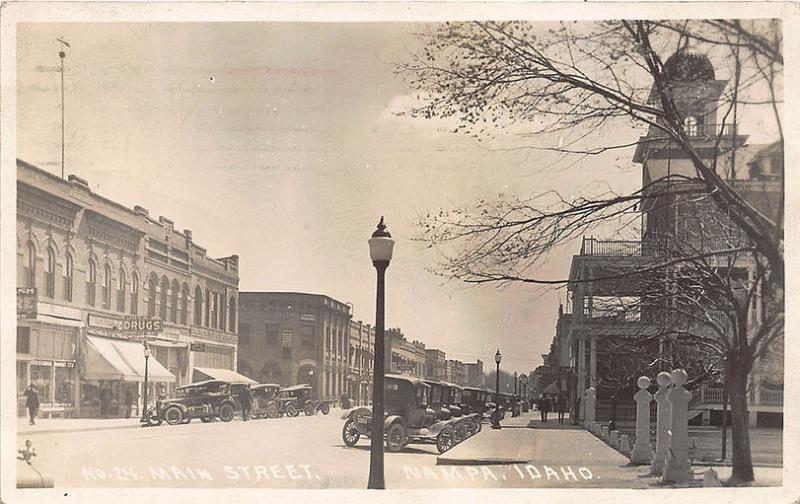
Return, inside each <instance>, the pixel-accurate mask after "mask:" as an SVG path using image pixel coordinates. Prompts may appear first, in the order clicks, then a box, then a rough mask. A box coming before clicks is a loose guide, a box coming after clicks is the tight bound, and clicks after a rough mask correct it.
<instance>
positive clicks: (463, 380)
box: [447, 359, 467, 385]
mask: <svg viewBox="0 0 800 504" xmlns="http://www.w3.org/2000/svg"><path fill="white" fill-rule="evenodd" d="M447 381H449V382H451V383H455V384H457V385H466V384H467V373H466V369H465V368H464V363H463V362H461V361H460V360H453V359H448V360H447Z"/></svg>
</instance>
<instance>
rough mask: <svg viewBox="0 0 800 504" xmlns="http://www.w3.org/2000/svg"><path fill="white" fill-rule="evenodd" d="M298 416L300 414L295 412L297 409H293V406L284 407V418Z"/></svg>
mask: <svg viewBox="0 0 800 504" xmlns="http://www.w3.org/2000/svg"><path fill="white" fill-rule="evenodd" d="M299 414H300V412H299V411H297V408H296V407H295V405H294V404H287V405H286V416H288V417H296V416H297V415H299Z"/></svg>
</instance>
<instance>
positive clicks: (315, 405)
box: [281, 384, 335, 416]
mask: <svg viewBox="0 0 800 504" xmlns="http://www.w3.org/2000/svg"><path fill="white" fill-rule="evenodd" d="M281 392H285V393H286V394H287V395H288V396H290V397H294V398H295V399H296V400H297V402H296V406H297V409H298V410H299V411H302V412H304V413H305V414H306V415H308V416H311V415H315V414H316V413H317V411H321V412H322V414H323V415H327V414H328V413H330V412H331V404H332V403H334V402H335V401H333V400H328V401H325V400H321V399H316V398H314V397H313V395H314V390H313V388H312V387H311V385H307V384H300V385H293V386H291V387H286V388H285V389H281Z"/></svg>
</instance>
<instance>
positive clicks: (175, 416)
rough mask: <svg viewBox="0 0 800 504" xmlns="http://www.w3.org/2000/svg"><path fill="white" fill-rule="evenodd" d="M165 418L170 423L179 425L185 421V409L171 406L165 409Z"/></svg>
mask: <svg viewBox="0 0 800 504" xmlns="http://www.w3.org/2000/svg"><path fill="white" fill-rule="evenodd" d="M164 420H166V421H167V423H168V424H169V425H178V424H179V423H181V422H183V411H181V409H180V408H179V407H177V406H170V407H168V408H167V409H165V410H164Z"/></svg>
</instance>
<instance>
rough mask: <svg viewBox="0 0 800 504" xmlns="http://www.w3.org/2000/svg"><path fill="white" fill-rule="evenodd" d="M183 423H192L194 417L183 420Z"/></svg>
mask: <svg viewBox="0 0 800 504" xmlns="http://www.w3.org/2000/svg"><path fill="white" fill-rule="evenodd" d="M181 423H182V424H188V423H192V417H190V416H187V417H184V419H183V421H182V422H181Z"/></svg>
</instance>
